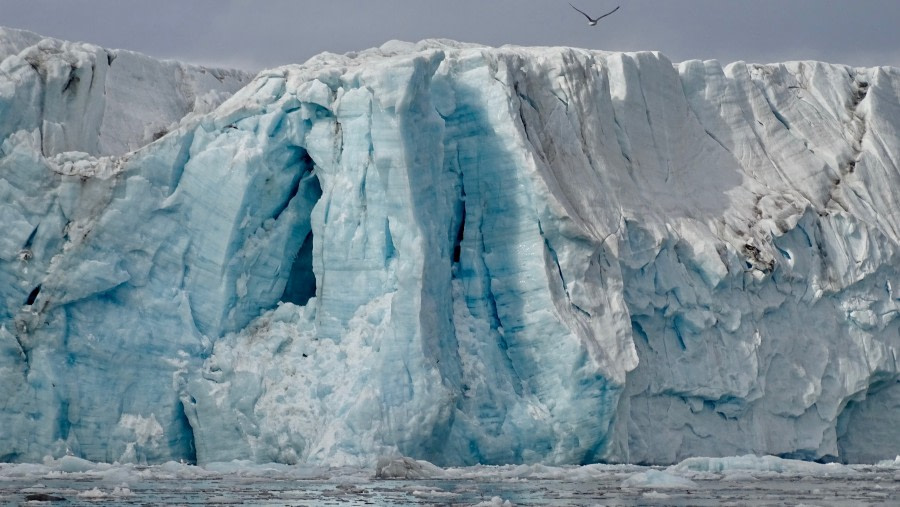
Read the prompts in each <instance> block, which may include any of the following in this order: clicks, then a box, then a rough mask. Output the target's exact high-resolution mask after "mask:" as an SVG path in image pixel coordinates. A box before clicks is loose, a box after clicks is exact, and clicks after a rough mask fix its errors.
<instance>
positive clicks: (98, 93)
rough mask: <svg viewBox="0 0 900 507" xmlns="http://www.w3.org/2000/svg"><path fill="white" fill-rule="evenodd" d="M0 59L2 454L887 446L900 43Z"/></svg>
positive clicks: (22, 54)
mask: <svg viewBox="0 0 900 507" xmlns="http://www.w3.org/2000/svg"><path fill="white" fill-rule="evenodd" d="M0 57H2V62H0V139H2V144H0V193H2V196H3V198H2V199H0V217H2V219H0V227H2V229H3V234H0V238H2V239H0V278H2V280H3V283H2V284H0V301H2V306H0V349H2V351H3V353H2V354H0V379H2V380H0V389H2V399H3V400H4V403H3V405H2V407H0V427H2V428H3V430H2V431H0V461H16V462H31V461H40V460H41V459H43V457H44V456H48V455H49V456H52V457H56V458H59V457H62V456H65V455H73V456H76V457H78V458H83V459H87V460H92V461H100V462H114V461H118V462H121V463H151V464H152V463H162V462H165V461H168V460H183V461H185V462H190V463H200V464H203V463H215V462H223V461H231V460H251V461H254V462H259V463H265V462H279V463H288V464H296V463H311V464H328V465H351V466H373V465H375V463H376V462H377V461H378V459H379V457H383V456H408V457H411V458H414V459H417V460H427V461H429V462H431V463H435V464H437V465H440V466H456V465H473V464H510V463H543V464H548V465H567V464H588V463H597V462H627V463H640V464H672V463H678V462H680V461H682V460H684V459H687V458H692V457H697V456H706V457H719V456H735V455H746V454H769V455H776V456H780V457H782V458H793V459H797V458H799V459H806V460H819V461H843V462H849V463H874V462H877V461H878V460H882V459H891V458H893V457H894V456H896V455H897V454H898V453H900V429H897V428H896V426H895V425H893V424H892V421H893V420H896V418H897V417H900V387H898V385H897V383H898V378H900V369H898V364H897V360H896V355H897V349H898V347H900V319H898V318H897V317H898V315H900V295H898V294H897V293H895V292H894V291H893V287H894V286H895V285H896V286H900V276H898V269H900V262H898V261H900V257H898V246H900V201H898V199H897V198H896V197H895V195H896V189H898V188H900V171H898V168H900V166H898V163H900V162H898V161H900V70H897V69H893V68H888V67H879V68H852V67H848V66H843V65H831V64H826V63H820V62H788V63H783V64H769V65H759V64H747V63H744V62H737V63H733V64H729V65H725V66H723V65H721V64H719V63H718V62H716V61H688V62H683V63H679V64H673V63H672V62H671V61H669V60H668V59H667V58H666V57H665V56H664V55H662V54H660V53H657V52H638V53H612V52H603V51H593V50H583V49H575V48H525V47H513V46H504V47H502V48H489V47H484V46H478V45H471V44H465V43H458V42H453V41H447V40H426V41H422V42H419V43H405V42H397V41H392V42H389V43H387V44H385V45H383V46H382V47H380V48H375V49H371V50H366V51H361V52H358V53H350V54H346V55H336V54H322V55H319V56H317V57H314V58H312V59H311V60H309V61H307V62H306V63H304V64H302V65H289V66H285V67H281V68H277V69H269V70H265V71H262V72H261V73H259V74H258V75H257V76H256V77H255V78H251V77H250V76H248V75H246V74H244V73H241V72H239V71H228V70H221V69H205V68H202V67H194V66H189V65H185V64H179V63H176V62H160V61H156V60H153V59H151V58H149V57H145V56H143V55H139V54H136V53H131V52H127V51H118V50H106V49H103V48H99V47H97V46H93V45H90V44H84V43H69V42H62V41H55V40H52V39H46V38H42V37H40V36H38V35H35V34H30V33H28V32H22V31H17V30H12V29H3V30H2V31H0Z"/></svg>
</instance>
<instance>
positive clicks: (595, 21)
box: [569, 4, 621, 26]
mask: <svg viewBox="0 0 900 507" xmlns="http://www.w3.org/2000/svg"><path fill="white" fill-rule="evenodd" d="M569 6H570V7H572V8H573V9H575V10H576V11H578V12H580V13H582V14H584V17H586V18H588V24H590V25H591V26H597V22H598V21H600V20H601V19H603V18H605V17H606V16H609V15H610V14H612V13H614V12H616V11H617V10H619V7H621V5H619V6H617V7H616V8H615V9H613V10H611V11H609V12H607V13H606V14H604V15H602V16H600V17H599V18H592V17H590V16H588V14H587V13H586V12H584V11H583V10H581V9H579V8H578V7H575V6H574V5H572V4H569Z"/></svg>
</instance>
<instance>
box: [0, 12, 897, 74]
mask: <svg viewBox="0 0 900 507" xmlns="http://www.w3.org/2000/svg"><path fill="white" fill-rule="evenodd" d="M572 3H574V4H575V5H577V6H578V7H579V8H581V9H583V10H586V11H589V12H596V13H600V12H605V11H606V10H609V9H611V8H612V7H615V6H616V5H617V4H621V5H622V8H621V10H620V11H619V12H617V13H616V14H615V15H613V16H610V17H609V18H607V19H605V20H603V21H601V23H600V25H598V26H597V27H594V28H591V27H588V26H587V23H586V22H585V20H584V18H582V17H581V15H580V14H578V13H577V12H575V11H573V10H572V9H571V8H570V7H569V6H568V5H567V4H566V1H564V0H562V1H556V0H493V1H488V0H453V1H444V2H440V1H434V0H417V1H416V0H369V1H357V0H328V1H325V0H322V1H311V0H268V1H259V2H245V1H237V0H235V1H231V0H191V1H176V0H165V1H159V2H152V3H151V2H140V3H139V2H122V1H121V0H81V1H78V2H75V1H65V2H63V1H58V0H28V1H27V2H23V1H21V0H0V24H2V25H4V26H9V27H13V28H24V29H28V30H32V31H35V32H38V33H41V34H43V35H47V36H52V37H57V38H62V39H69V40H82V41H87V42H93V43H96V44H99V45H102V46H105V47H112V48H124V49H131V50H135V51H140V52H143V53H147V54H149V55H152V56H156V57H161V58H176V59H180V60H186V61H191V62H197V63H203V64H216V65H224V66H239V67H243V68H246V69H248V70H257V69H260V68H263V67H274V66H278V65H283V64H288V63H298V62H302V61H304V60H306V59H307V58H309V57H310V56H312V55H314V54H316V53H319V52H322V51H332V52H339V53H342V52H346V51H353V50H359V49H364V48H367V47H371V46H377V45H380V44H382V43H383V42H385V41H387V40H390V39H403V40H413V41H415V40H420V39H423V38H429V37H445V38H451V39H456V40H461V41H467V42H479V43H484V44H489V45H502V44H521V45H562V46H577V47H586V48H593V49H605V50H615V51H637V50H659V51H662V52H663V53H665V54H666V55H668V56H669V58H671V59H672V60H674V61H681V60H685V59H691V58H701V59H709V58H715V59H718V60H721V61H723V62H730V61H735V60H745V61H754V62H772V61H783V60H798V59H816V60H825V61H831V62H835V63H847V64H850V65H859V66H872V65H893V66H900V30H898V29H897V20H900V2H898V1H896V0H857V1H852V2H851V1H846V0H677V1H675V0H573V1H572Z"/></svg>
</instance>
